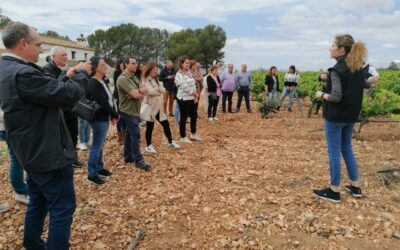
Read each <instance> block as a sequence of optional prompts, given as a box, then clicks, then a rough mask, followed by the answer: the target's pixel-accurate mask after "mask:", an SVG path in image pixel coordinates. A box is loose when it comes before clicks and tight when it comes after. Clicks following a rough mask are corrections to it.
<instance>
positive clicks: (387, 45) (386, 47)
mask: <svg viewBox="0 0 400 250" xmlns="http://www.w3.org/2000/svg"><path fill="white" fill-rule="evenodd" d="M382 47H383V48H385V49H397V48H398V47H399V46H398V45H397V44H394V43H385V44H383V45H382Z"/></svg>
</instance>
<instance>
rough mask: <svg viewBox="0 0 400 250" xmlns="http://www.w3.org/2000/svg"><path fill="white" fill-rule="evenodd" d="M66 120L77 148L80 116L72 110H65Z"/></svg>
mask: <svg viewBox="0 0 400 250" xmlns="http://www.w3.org/2000/svg"><path fill="white" fill-rule="evenodd" d="M64 120H65V123H66V124H67V127H68V131H69V135H70V136H71V139H72V143H73V144H74V148H75V149H76V145H77V143H78V116H77V115H76V114H75V113H72V112H70V111H64Z"/></svg>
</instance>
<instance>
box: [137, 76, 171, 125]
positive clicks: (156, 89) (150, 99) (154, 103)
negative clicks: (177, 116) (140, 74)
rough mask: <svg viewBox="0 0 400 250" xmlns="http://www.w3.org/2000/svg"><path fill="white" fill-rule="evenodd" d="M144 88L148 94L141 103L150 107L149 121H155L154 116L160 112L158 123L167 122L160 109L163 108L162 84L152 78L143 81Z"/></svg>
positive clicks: (163, 89) (163, 90) (163, 91)
mask: <svg viewBox="0 0 400 250" xmlns="http://www.w3.org/2000/svg"><path fill="white" fill-rule="evenodd" d="M144 86H145V87H146V88H147V90H148V91H149V93H148V94H147V95H146V96H145V97H144V99H143V103H148V104H149V105H150V107H151V121H149V122H154V121H155V120H156V115H157V114H158V112H160V121H165V120H167V116H166V115H165V113H164V110H163V108H162V106H163V94H164V93H165V88H164V86H163V84H162V82H158V84H157V81H156V80H155V79H154V78H147V79H146V80H145V81H144Z"/></svg>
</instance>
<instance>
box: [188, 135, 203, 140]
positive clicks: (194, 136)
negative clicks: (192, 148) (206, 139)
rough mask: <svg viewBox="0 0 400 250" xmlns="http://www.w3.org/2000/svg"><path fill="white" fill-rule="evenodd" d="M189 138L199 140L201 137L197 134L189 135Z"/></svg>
mask: <svg viewBox="0 0 400 250" xmlns="http://www.w3.org/2000/svg"><path fill="white" fill-rule="evenodd" d="M189 138H190V139H191V140H193V141H201V138H200V137H198V136H197V135H193V134H192V135H191V136H190V137H189Z"/></svg>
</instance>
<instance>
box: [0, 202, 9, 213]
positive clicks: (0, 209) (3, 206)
mask: <svg viewBox="0 0 400 250" xmlns="http://www.w3.org/2000/svg"><path fill="white" fill-rule="evenodd" d="M9 209H10V206H9V205H8V204H6V203H4V204H0V213H2V212H6V211H8V210H9Z"/></svg>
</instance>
